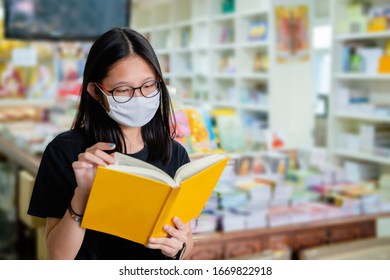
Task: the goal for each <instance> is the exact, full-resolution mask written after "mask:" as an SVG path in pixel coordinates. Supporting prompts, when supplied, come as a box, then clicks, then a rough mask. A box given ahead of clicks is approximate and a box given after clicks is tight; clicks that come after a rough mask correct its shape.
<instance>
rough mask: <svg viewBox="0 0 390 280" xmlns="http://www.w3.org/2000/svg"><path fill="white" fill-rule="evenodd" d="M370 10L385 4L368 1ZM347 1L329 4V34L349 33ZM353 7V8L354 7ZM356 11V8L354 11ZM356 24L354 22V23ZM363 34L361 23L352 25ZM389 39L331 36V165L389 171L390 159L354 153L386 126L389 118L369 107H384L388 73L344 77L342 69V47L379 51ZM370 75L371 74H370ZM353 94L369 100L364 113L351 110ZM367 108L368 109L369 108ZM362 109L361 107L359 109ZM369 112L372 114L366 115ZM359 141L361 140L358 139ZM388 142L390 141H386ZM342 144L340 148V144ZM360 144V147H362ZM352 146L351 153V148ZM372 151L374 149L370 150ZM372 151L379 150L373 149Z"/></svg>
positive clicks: (369, 35)
mask: <svg viewBox="0 0 390 280" xmlns="http://www.w3.org/2000/svg"><path fill="white" fill-rule="evenodd" d="M371 2H372V3H371V4H372V8H376V7H382V6H383V5H384V3H385V2H388V1H384V0H383V1H382V0H374V1H371ZM348 3H350V1H336V0H334V1H332V10H331V14H332V19H333V20H332V27H333V30H340V29H343V30H347V29H350V28H351V26H352V24H353V22H354V20H353V19H352V18H348V16H350V14H349V13H350V8H349V6H348V5H349V4H348ZM356 5H357V4H356ZM356 8H358V7H356ZM356 21H358V20H356ZM356 26H358V27H359V28H360V29H361V30H364V29H365V27H364V26H363V22H358V23H357V24H356ZM388 39H390V31H384V32H372V33H371V32H360V33H352V32H351V33H333V46H332V47H333V51H332V52H331V55H332V70H333V72H332V74H331V79H332V88H331V92H330V94H329V106H330V110H329V125H328V128H329V131H328V135H329V138H328V143H329V144H330V147H329V148H330V151H331V154H332V158H333V159H334V160H335V162H339V163H341V162H342V161H339V159H349V160H351V161H357V162H359V161H363V162H364V161H365V162H370V163H373V164H375V165H376V166H377V167H378V169H379V170H381V172H386V171H385V170H387V169H388V168H389V167H390V157H386V156H385V155H383V156H382V155H379V154H374V152H364V151H363V152H362V151H360V150H358V145H360V144H361V139H362V140H363V138H365V139H367V140H366V142H364V143H369V141H375V138H376V132H375V128H376V127H378V126H380V125H382V124H383V125H390V116H386V115H379V114H378V115H376V111H374V105H373V104H387V102H388V100H390V91H389V90H388V89H389V88H390V73H385V74H381V73H353V72H351V73H346V72H341V69H344V63H349V62H348V61H345V58H346V57H345V56H344V52H345V51H346V46H349V45H350V44H351V45H353V44H359V45H362V46H369V45H371V44H373V45H378V46H380V47H381V48H383V45H384V44H383V42H384V41H386V40H388ZM373 72H374V71H373ZM354 92H356V93H357V95H359V94H360V93H362V94H363V95H364V96H366V97H367V98H368V100H369V102H370V103H369V104H366V105H367V106H366V108H367V110H366V111H364V110H359V109H358V108H356V107H357V106H356V107H355V108H354V107H353V106H354V105H353V104H352V102H353V101H352V97H353V94H354ZM344 101H345V102H346V103H347V104H351V105H352V106H351V109H350V110H349V111H348V107H347V108H346V109H345V110H342V109H339V108H338V104H339V103H340V102H342V103H344ZM370 105H371V106H370ZM362 106H364V105H362ZM369 109H371V110H372V111H368V110H369ZM359 137H362V138H361V139H360V138H359ZM389 142H390V141H389ZM341 143H343V144H341ZM364 143H363V144H364ZM338 144H340V145H339V146H338ZM355 146H356V149H355V150H354V149H353V147H355ZM373 150H374V148H373ZM376 150H379V148H378V149H376Z"/></svg>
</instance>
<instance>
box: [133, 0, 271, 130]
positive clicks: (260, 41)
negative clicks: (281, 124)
mask: <svg viewBox="0 0 390 280" xmlns="http://www.w3.org/2000/svg"><path fill="white" fill-rule="evenodd" d="M151 2H153V3H151ZM232 2H234V5H233V6H234V8H232V7H231V6H230V3H229V1H223V0H215V1H207V0H165V1H164V0H161V1H136V2H135V3H134V5H133V10H134V13H133V18H132V22H131V26H132V28H134V29H135V30H137V31H140V32H141V33H142V34H144V35H145V36H146V37H147V38H149V40H150V42H151V43H152V45H153V47H154V48H155V50H156V53H157V56H158V58H159V61H160V63H161V65H162V68H163V72H164V78H165V80H166V82H167V83H168V84H170V85H171V86H173V87H174V88H176V90H177V95H178V96H179V97H180V99H181V100H183V101H184V104H185V105H186V104H188V105H206V106H209V107H210V108H211V109H213V108H233V109H235V110H236V111H237V112H238V114H240V115H241V116H242V117H243V119H246V120H248V119H252V120H253V121H254V122H255V123H258V124H259V123H260V124H261V128H260V129H263V128H264V127H266V126H267V125H269V109H268V108H269V101H270V94H271V85H270V76H269V73H270V71H271V68H272V66H271V64H272V62H271V61H272V60H271V59H270V56H271V55H270V44H271V42H272V24H270V22H271V21H272V20H271V16H270V14H271V11H272V9H271V1H269V0H257V1H256V3H254V1H251V0H240V1H232Z"/></svg>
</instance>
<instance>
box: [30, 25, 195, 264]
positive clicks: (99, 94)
mask: <svg viewBox="0 0 390 280" xmlns="http://www.w3.org/2000/svg"><path fill="white" fill-rule="evenodd" d="M172 114H173V110H172V107H171V101H170V97H169V93H168V90H167V87H166V85H165V84H164V81H163V76H162V73H161V69H160V65H159V63H158V59H157V57H156V54H155V53H154V50H153V48H152V47H151V45H150V44H149V42H148V41H147V40H146V39H145V38H144V37H143V36H142V35H141V34H139V33H137V32H135V31H134V30H131V29H129V28H114V29H112V30H110V31H108V32H106V33H105V34H103V35H102V36H101V37H100V38H98V39H97V40H96V41H95V43H94V44H93V45H92V47H91V50H90V52H89V55H88V58H87V61H86V65H85V69H84V77H83V85H82V91H81V99H80V104H79V108H78V112H77V115H76V118H75V121H74V124H73V126H72V128H71V129H70V130H69V131H67V132H64V133H62V134H60V135H58V136H57V137H56V138H55V139H54V140H53V141H52V142H51V143H50V144H49V145H48V146H47V148H46V150H45V152H44V154H43V157H42V161H41V165H40V168H39V171H38V175H37V178H36V182H35V186H34V190H33V194H32V197H31V202H30V207H29V211H28V213H29V214H30V215H34V216H38V217H44V218H46V244H47V249H48V254H49V257H50V258H51V259H176V258H179V257H180V255H183V252H184V251H185V253H184V257H185V255H188V253H189V251H190V250H191V248H192V233H191V228H190V225H189V224H184V223H183V222H182V221H181V220H180V218H179V217H175V218H174V219H173V221H174V224H175V227H172V226H168V225H167V226H165V227H164V230H165V231H166V232H167V233H168V237H166V238H151V239H150V240H149V244H148V245H147V246H146V247H145V246H144V245H141V244H138V243H135V242H132V241H129V240H125V239H122V238H119V237H116V236H112V235H109V234H105V233H101V232H97V231H92V230H86V229H84V228H82V227H80V220H81V219H82V213H83V212H84V209H85V206H86V203H87V200H88V195H89V192H90V190H91V186H92V182H93V179H94V176H95V172H96V167H97V166H106V165H108V164H112V163H114V160H113V157H112V156H111V155H110V154H111V153H112V152H114V151H119V152H122V153H125V154H128V155H130V156H133V157H135V158H138V159H141V160H144V161H147V162H149V163H151V164H153V165H155V166H157V167H159V168H161V169H162V170H164V171H165V172H167V173H168V174H170V175H171V176H172V177H173V176H174V174H175V172H176V170H177V169H178V168H179V167H180V166H182V165H183V164H185V163H187V162H189V157H188V154H187V152H186V151H185V149H184V148H183V147H182V146H181V145H180V144H179V143H177V142H176V141H174V140H173V135H174V132H173V133H172V129H171V120H172ZM107 188H110V186H109V185H107ZM118 215H120V213H118ZM131 226H132V225H129V227H131ZM134 230H137V229H136V228H134ZM185 249H186V250H185Z"/></svg>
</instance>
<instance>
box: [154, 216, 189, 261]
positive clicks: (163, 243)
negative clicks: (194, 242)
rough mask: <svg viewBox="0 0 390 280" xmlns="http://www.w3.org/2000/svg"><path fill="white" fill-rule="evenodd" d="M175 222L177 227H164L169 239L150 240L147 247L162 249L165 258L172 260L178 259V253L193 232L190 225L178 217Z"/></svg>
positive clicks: (174, 219)
mask: <svg viewBox="0 0 390 280" xmlns="http://www.w3.org/2000/svg"><path fill="white" fill-rule="evenodd" d="M173 222H174V224H175V227H172V226H169V225H165V226H164V230H165V231H166V232H167V233H168V237H161V238H150V239H149V244H148V245H147V247H148V248H151V249H160V250H161V252H162V253H163V254H164V255H165V256H167V257H170V258H174V257H176V255H177V253H178V252H179V251H180V250H181V249H182V248H183V244H184V243H186V242H187V236H188V234H190V232H191V225H190V224H189V223H188V224H184V223H183V222H182V221H181V220H180V219H179V218H178V217H174V218H173Z"/></svg>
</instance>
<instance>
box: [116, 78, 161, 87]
mask: <svg viewBox="0 0 390 280" xmlns="http://www.w3.org/2000/svg"><path fill="white" fill-rule="evenodd" d="M150 80H157V79H156V77H154V76H149V77H146V78H144V79H142V80H141V82H140V84H139V85H138V86H141V85H142V84H144V83H145V82H147V81H150ZM119 85H130V82H129V81H119V82H116V83H113V84H112V87H117V86H119ZM130 86H131V85H130Z"/></svg>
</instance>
